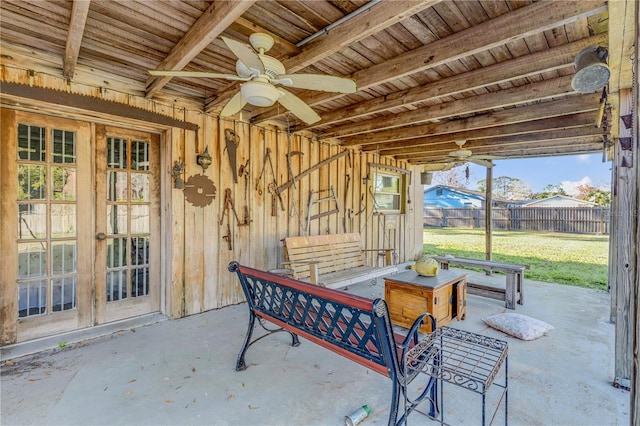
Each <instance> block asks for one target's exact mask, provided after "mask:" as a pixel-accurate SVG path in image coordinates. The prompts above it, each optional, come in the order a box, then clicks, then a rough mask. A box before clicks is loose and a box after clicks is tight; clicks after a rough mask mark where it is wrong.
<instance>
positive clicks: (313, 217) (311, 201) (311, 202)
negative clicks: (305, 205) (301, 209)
mask: <svg viewBox="0 0 640 426" xmlns="http://www.w3.org/2000/svg"><path fill="white" fill-rule="evenodd" d="M323 192H328V193H329V196H327V197H325V198H319V199H317V200H315V199H314V198H315V194H322V193H323ZM331 202H333V203H334V205H335V207H334V208H333V209H332V210H327V211H326V212H321V213H318V214H314V215H312V214H311V209H312V208H313V206H314V205H315V204H320V203H331ZM336 213H340V206H339V204H338V197H336V193H335V191H334V190H333V186H331V187H329V189H321V190H319V191H311V193H310V194H309V209H308V210H307V227H306V229H305V231H306V232H307V234H308V232H309V224H310V223H311V221H312V220H316V219H320V218H321V217H325V216H329V215H332V214H336Z"/></svg>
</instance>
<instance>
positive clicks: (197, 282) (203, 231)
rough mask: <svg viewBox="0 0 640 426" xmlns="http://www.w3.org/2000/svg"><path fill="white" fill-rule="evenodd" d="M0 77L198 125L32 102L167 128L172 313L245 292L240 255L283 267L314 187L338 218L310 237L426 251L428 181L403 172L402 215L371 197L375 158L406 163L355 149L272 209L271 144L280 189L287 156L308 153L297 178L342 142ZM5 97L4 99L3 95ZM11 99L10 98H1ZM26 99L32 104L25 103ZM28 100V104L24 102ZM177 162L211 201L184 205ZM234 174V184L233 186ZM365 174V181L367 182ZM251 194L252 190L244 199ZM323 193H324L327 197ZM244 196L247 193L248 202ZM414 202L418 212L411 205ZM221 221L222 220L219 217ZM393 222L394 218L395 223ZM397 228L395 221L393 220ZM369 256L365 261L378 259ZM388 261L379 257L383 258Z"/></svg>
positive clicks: (60, 111)
mask: <svg viewBox="0 0 640 426" xmlns="http://www.w3.org/2000/svg"><path fill="white" fill-rule="evenodd" d="M1 80H2V81H8V82H14V83H22V84H33V85H36V86H40V87H46V88H51V89H55V90H68V91H71V92H72V93H81V94H84V95H87V96H93V97H100V98H102V99H105V100H110V101H114V102H118V103H124V104H129V105H132V106H136V107H139V108H143V109H148V110H151V111H154V112H156V113H160V114H163V115H167V116H170V117H172V118H175V119H179V120H183V121H187V122H190V123H194V124H197V125H198V126H199V130H198V131H197V132H193V131H189V130H183V129H177V128H162V127H161V126H159V125H157V124H153V123H143V122H139V121H136V120H133V119H130V118H124V117H117V116H100V117H96V116H95V114H94V113H91V112H88V111H82V110H76V109H73V108H69V107H65V106H59V105H47V104H44V103H39V104H36V103H35V101H33V102H32V108H33V109H34V110H37V111H39V112H41V113H43V114H55V115H61V116H64V117H68V118H71V119H77V120H82V121H89V122H100V123H102V124H107V125H114V126H121V127H130V128H135V129H139V130H145V131H153V132H158V133H160V134H162V136H163V137H162V142H161V143H162V147H161V148H162V149H161V152H162V160H161V162H162V165H161V167H162V176H161V180H162V183H163V184H162V194H163V195H162V196H163V198H164V199H163V200H161V205H162V214H163V226H162V229H163V232H164V235H163V236H162V241H163V247H162V253H163V258H164V262H163V265H162V266H161V270H162V276H163V278H162V279H163V282H164V292H163V294H162V298H161V301H162V306H163V310H164V311H165V312H166V313H167V314H169V315H170V316H171V317H172V318H178V317H182V316H186V315H192V314H196V313H199V312H203V311H206V310H210V309H216V308H220V307H223V306H227V305H230V304H235V303H239V302H242V301H243V300H244V296H243V294H242V292H241V289H240V287H239V285H237V283H236V280H235V277H234V276H232V275H231V274H230V273H229V272H228V271H227V265H228V263H229V262H230V261H232V260H237V261H239V262H241V263H245V264H248V265H251V266H254V267H257V268H260V269H274V268H280V267H281V266H282V265H281V262H282V261H283V260H284V259H283V250H282V242H281V240H282V239H283V238H285V237H287V236H298V235H306V232H305V229H306V227H307V215H308V205H309V194H310V191H314V192H316V193H317V192H318V191H321V190H327V189H329V188H332V187H333V189H334V191H335V195H336V197H337V199H338V206H339V208H340V214H332V215H327V216H324V217H322V218H320V219H317V220H314V221H312V222H311V223H310V224H309V230H308V234H309V235H318V234H328V233H332V234H333V233H340V232H344V231H345V230H346V231H347V232H359V233H360V234H361V235H362V240H363V242H364V244H365V245H366V247H365V248H368V249H372V248H388V247H391V248H395V249H396V253H397V258H396V260H397V261H398V262H403V261H409V260H413V259H414V258H416V257H417V256H418V255H419V254H421V252H422V232H421V229H422V207H421V204H422V203H421V200H422V198H421V197H422V188H423V187H422V185H420V183H419V176H418V175H419V173H415V172H414V173H411V174H409V175H407V178H408V179H410V181H409V183H410V185H409V192H408V193H407V196H406V201H409V200H411V203H407V204H406V213H405V214H400V215H393V216H387V215H384V214H379V213H378V212H376V211H375V209H374V204H373V198H372V195H371V193H372V187H371V185H372V183H373V182H372V180H371V178H372V174H373V172H372V169H370V167H369V163H378V164H387V165H390V166H393V167H400V168H403V169H407V170H409V171H412V172H413V170H410V168H409V167H408V165H407V164H406V163H403V162H396V161H394V160H392V159H387V158H380V156H378V155H376V154H372V153H362V152H359V151H351V152H350V155H348V156H342V157H340V158H339V159H337V160H335V161H333V162H331V163H329V164H327V165H325V166H323V167H321V168H320V169H318V170H316V171H314V172H312V173H310V174H309V175H307V176H306V177H304V178H302V179H300V180H299V181H298V182H296V184H295V186H292V187H290V188H288V189H287V190H284V191H283V192H282V194H281V196H282V200H283V204H284V210H282V209H281V208H280V205H279V203H278V204H277V206H276V207H277V208H276V214H275V216H274V215H272V212H271V194H270V193H269V192H268V190H267V188H268V186H269V184H270V183H273V181H274V176H272V175H271V170H270V169H269V167H268V166H267V167H265V170H264V174H263V176H262V179H261V184H262V190H263V193H262V195H259V194H258V191H257V190H256V184H257V179H258V177H259V175H260V172H261V171H262V165H263V161H264V157H265V153H266V151H267V148H268V149H270V150H271V160H272V163H273V167H274V171H275V174H276V176H275V181H276V182H277V185H278V186H279V185H282V184H284V183H285V182H287V181H288V180H289V179H290V176H289V174H290V171H289V167H288V164H287V153H288V152H293V151H300V152H302V153H303V154H301V155H296V156H292V157H291V160H292V161H291V172H293V174H294V175H298V174H300V173H301V172H303V171H305V170H308V169H309V168H310V167H312V166H314V165H316V164H318V163H319V162H321V161H323V160H325V159H327V158H330V157H331V156H334V155H337V154H339V153H341V152H342V151H343V150H344V148H342V147H340V146H338V145H337V144H336V143H335V142H336V141H332V140H326V141H318V140H316V139H313V135H312V134H288V133H287V131H286V129H282V128H276V127H272V126H266V127H257V126H250V125H249V124H248V123H246V122H241V121H234V120H228V119H221V118H219V117H217V116H215V115H211V114H206V113H204V112H203V111H201V110H199V109H198V108H197V106H195V105H193V104H192V103H189V102H184V103H181V102H180V100H174V102H173V103H166V102H165V103H163V102H159V101H154V100H149V99H144V98H141V97H139V96H134V95H131V94H125V93H122V92H117V91H114V90H108V89H105V88H99V87H91V86H87V85H81V84H78V83H74V82H73V81H72V82H70V83H69V84H67V82H66V81H65V80H63V79H60V78H57V77H54V76H51V75H49V74H45V73H42V74H41V73H38V72H36V73H35V74H34V75H33V76H30V75H29V73H28V72H27V71H26V70H17V69H13V68H7V67H3V69H2V73H1ZM5 99H6V97H5ZM5 104H11V100H10V101H9V102H5ZM25 105H26V106H25ZM28 105H29V102H22V106H21V108H27V109H29V108H30V107H29V106H28ZM225 129H231V130H233V131H234V132H235V133H236V134H237V135H238V137H239V144H238V147H237V153H236V167H235V170H232V168H231V165H230V161H229V154H228V152H227V150H226V148H225ZM206 147H208V151H209V154H210V155H211V157H212V159H213V162H212V165H211V166H210V167H209V168H208V169H207V170H206V171H205V172H203V170H202V168H201V167H200V166H199V165H198V164H197V157H196V156H197V154H198V153H201V152H203V151H204V149H205V148H206ZM247 160H249V170H250V174H249V179H248V181H245V179H244V178H243V177H240V176H238V167H239V166H240V165H243V164H245V163H246V161H247ZM176 161H183V162H184V163H185V165H186V171H185V174H184V179H185V180H187V179H188V178H189V177H190V176H193V175H197V174H204V175H205V176H207V177H208V178H209V179H211V180H212V181H213V182H214V184H215V186H216V188H217V195H216V198H215V200H213V202H212V203H211V204H209V205H207V206H205V207H196V206H193V205H192V204H191V203H189V202H188V201H186V199H185V196H184V193H183V191H181V190H180V189H175V188H174V187H173V179H172V177H171V175H170V172H171V169H172V167H173V165H174V163H175V162H176ZM234 175H235V176H236V177H237V183H236V182H234ZM366 177H369V179H368V180H365V181H363V178H366ZM226 189H230V190H231V194H232V198H233V201H234V205H235V208H236V212H237V214H238V216H239V218H240V220H241V221H242V220H243V215H244V208H245V206H247V207H248V211H249V215H250V220H251V221H250V224H249V226H239V224H238V223H237V221H236V220H235V217H234V216H233V213H231V216H230V217H231V219H232V220H231V222H230V225H231V226H230V227H231V232H232V250H229V249H228V246H227V242H226V241H225V240H224V239H223V238H222V237H223V236H224V235H226V234H227V226H226V225H227V220H228V219H227V217H226V216H225V217H224V218H222V217H221V215H222V214H223V212H224V200H225V190H226ZM245 191H246V195H245ZM326 195H327V193H326V192H322V193H320V194H319V195H318V196H322V197H324V196H326ZM245 197H246V199H245ZM416 202H418V204H419V206H418V208H415V209H414V204H415V203H416ZM334 208H335V204H331V203H321V204H318V205H316V206H315V207H314V209H313V211H312V213H313V214H317V213H321V212H327V211H329V210H331V209H334ZM221 218H222V219H223V224H222V225H220V220H221ZM391 219H393V220H392V221H391ZM391 222H393V223H395V224H396V226H393V227H390V226H388V225H389V223H391ZM379 261H381V260H379V259H378V258H377V256H376V255H375V254H371V256H370V259H369V262H372V263H373V264H376V262H379ZM380 264H382V263H380Z"/></svg>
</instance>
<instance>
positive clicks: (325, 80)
mask: <svg viewBox="0 0 640 426" xmlns="http://www.w3.org/2000/svg"><path fill="white" fill-rule="evenodd" d="M274 82H279V83H281V84H283V85H285V86H289V87H296V88H299V89H308V90H322V91H324V92H336V93H355V92H357V91H358V88H357V87H356V81H355V80H354V79H352V78H346V77H337V76H335V75H324V74H282V75H279V76H278V81H274Z"/></svg>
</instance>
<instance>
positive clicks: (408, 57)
mask: <svg viewBox="0 0 640 426" xmlns="http://www.w3.org/2000/svg"><path fill="white" fill-rule="evenodd" d="M604 9H606V3H605V1H602V0H598V1H587V2H585V1H563V2H540V3H534V4H532V5H531V6H527V7H523V8H521V9H518V10H516V11H514V12H511V13H508V14H505V15H501V16H498V17H497V18H495V19H492V20H490V21H486V22H485V23H483V24H480V25H477V26H474V27H471V28H468V29H466V30H463V31H460V32H457V33H455V34H453V35H451V36H449V37H447V38H445V39H442V40H438V41H435V42H433V43H431V44H428V45H426V46H423V47H420V48H418V49H414V50H412V51H410V52H407V53H405V54H404V55H400V56H398V57H396V58H394V59H393V60H391V61H387V62H385V63H383V64H380V65H376V66H374V67H372V68H370V69H367V70H361V71H358V72H356V73H354V77H355V78H356V80H357V82H358V87H360V88H366V87H370V86H371V85H377V84H381V83H382V82H383V81H386V80H389V79H393V78H398V77H399V76H400V75H406V74H411V73H414V72H418V71H420V70H422V69H426V68H432V67H434V66H436V65H440V64H444V63H446V62H449V61H452V60H455V59H460V58H462V57H465V56H469V55H473V54H474V53H476V52H481V51H483V50H488V49H491V48H493V47H497V46H500V45H502V44H504V43H506V42H507V41H509V40H511V39H514V38H522V37H527V36H528V35H530V34H538V33H540V32H543V31H545V30H546V29H551V28H554V27H558V26H560V25H564V24H566V23H568V22H572V21H574V20H576V19H579V18H581V17H584V16H588V15H592V14H595V13H599V12H600V11H602V10H604ZM495 28H500V31H495ZM425 58H427V59H426V60H425ZM398 70H401V71H398Z"/></svg>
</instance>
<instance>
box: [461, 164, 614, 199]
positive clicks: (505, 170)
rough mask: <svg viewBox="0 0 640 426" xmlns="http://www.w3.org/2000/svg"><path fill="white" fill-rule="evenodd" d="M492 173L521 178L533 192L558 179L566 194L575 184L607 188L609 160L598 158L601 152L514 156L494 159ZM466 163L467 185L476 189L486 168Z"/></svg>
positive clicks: (484, 175)
mask: <svg viewBox="0 0 640 426" xmlns="http://www.w3.org/2000/svg"><path fill="white" fill-rule="evenodd" d="M494 164H495V167H494V168H493V177H494V178H497V177H500V176H508V177H512V178H518V179H520V180H522V181H523V182H525V183H526V184H527V185H529V187H531V189H533V191H534V192H541V191H542V189H543V188H544V187H545V186H546V185H548V184H552V185H555V184H558V183H561V184H562V186H563V188H564V190H565V191H566V192H567V194H568V195H572V192H574V189H575V187H576V186H577V185H579V184H581V183H587V184H589V185H591V186H594V187H596V188H601V189H604V190H607V191H608V190H610V187H611V162H610V161H607V162H604V163H603V162H602V154H590V155H571V156H561V157H544V158H533V159H518V160H495V161H494ZM469 165H470V172H471V173H470V177H469V185H468V188H469V189H477V185H476V182H477V181H479V180H480V179H485V178H486V169H485V168H484V167H482V166H478V165H475V164H472V163H469Z"/></svg>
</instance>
